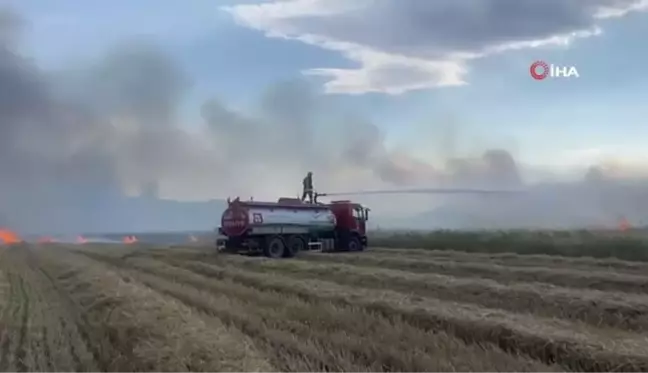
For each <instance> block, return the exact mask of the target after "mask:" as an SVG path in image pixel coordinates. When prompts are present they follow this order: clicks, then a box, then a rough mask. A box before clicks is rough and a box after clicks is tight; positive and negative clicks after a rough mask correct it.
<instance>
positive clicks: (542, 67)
mask: <svg viewBox="0 0 648 373" xmlns="http://www.w3.org/2000/svg"><path fill="white" fill-rule="evenodd" d="M529 72H530V73H531V77H532V78H533V79H535V80H542V79H544V78H546V77H547V76H548V75H549V65H547V63H546V62H544V61H536V62H534V63H532V64H531V67H530V68H529Z"/></svg>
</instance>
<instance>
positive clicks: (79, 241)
mask: <svg viewBox="0 0 648 373" xmlns="http://www.w3.org/2000/svg"><path fill="white" fill-rule="evenodd" d="M76 242H77V243H78V244H80V245H83V244H85V243H88V240H86V239H85V237H83V236H78V237H77V240H76Z"/></svg>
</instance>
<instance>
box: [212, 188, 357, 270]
mask: <svg viewBox="0 0 648 373" xmlns="http://www.w3.org/2000/svg"><path fill="white" fill-rule="evenodd" d="M367 218H368V209H366V208H364V207H362V206H361V205H360V204H357V203H352V202H350V201H333V202H331V203H329V204H322V203H303V202H302V201H301V200H299V199H292V198H280V199H279V200H278V201H277V202H257V201H241V200H240V199H238V198H237V199H235V200H234V201H230V202H229V203H228V207H227V209H225V211H224V212H223V216H222V218H221V227H220V228H219V233H220V234H221V235H223V236H224V237H225V238H224V239H222V240H219V241H217V245H218V246H220V247H221V248H222V250H223V251H226V252H234V253H247V254H263V255H265V256H267V257H270V258H280V257H284V258H289V257H293V256H294V255H296V254H297V253H298V252H300V251H304V250H311V249H322V250H323V251H336V250H340V251H360V250H364V248H366V246H367V234H366V221H367Z"/></svg>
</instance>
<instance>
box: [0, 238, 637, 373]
mask: <svg viewBox="0 0 648 373" xmlns="http://www.w3.org/2000/svg"><path fill="white" fill-rule="evenodd" d="M483 251H485V252H484V253H468V252H459V251H438V250H430V249H429V247H428V248H427V249H426V248H423V249H405V248H403V249H399V250H395V249H393V248H372V249H370V250H369V251H366V252H363V253H337V254H333V253H331V254H329V253H302V255H300V256H299V257H298V258H296V259H290V260H288V259H286V260H268V259H265V258H252V257H244V256H236V255H224V254H216V253H215V252H214V250H213V248H211V247H202V248H201V247H174V248H170V247H168V246H167V247H162V246H158V247H154V246H151V245H144V244H134V245H99V244H96V245H58V244H46V245H26V244H23V245H17V246H4V247H0V318H1V322H0V328H1V329H0V331H1V334H0V370H3V371H7V370H12V371H42V370H47V371H64V370H67V371H69V370H74V371H81V370H94V371H96V370H100V371H187V370H191V371H222V370H228V371H456V370H460V371H564V370H572V371H646V370H648V355H647V354H646V353H645V351H647V350H648V340H647V339H646V338H645V335H646V334H645V333H646V331H647V330H648V263H642V262H631V261H622V260H619V259H594V258H581V257H566V256H549V255H518V254H514V253H505V254H496V253H491V252H490V251H489V250H483Z"/></svg>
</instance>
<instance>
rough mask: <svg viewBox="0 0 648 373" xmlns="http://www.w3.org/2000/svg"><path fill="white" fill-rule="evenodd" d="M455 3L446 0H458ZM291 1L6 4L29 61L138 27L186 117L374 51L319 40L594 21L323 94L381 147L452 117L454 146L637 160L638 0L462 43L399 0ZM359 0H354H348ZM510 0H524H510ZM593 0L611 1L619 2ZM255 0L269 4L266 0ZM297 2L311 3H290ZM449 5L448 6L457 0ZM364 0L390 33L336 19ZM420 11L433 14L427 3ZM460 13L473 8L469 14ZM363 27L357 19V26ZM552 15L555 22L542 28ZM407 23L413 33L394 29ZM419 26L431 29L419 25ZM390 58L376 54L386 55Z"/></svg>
mask: <svg viewBox="0 0 648 373" xmlns="http://www.w3.org/2000/svg"><path fill="white" fill-rule="evenodd" d="M379 1H380V0H379ZM467 1H468V0H461V1H459V2H458V3H462V4H464V3H465V4H470V3H468V2H467ZM292 2H294V3H303V4H305V5H303V6H301V7H300V6H297V5H295V6H294V9H292V16H291V17H292V18H291V17H287V16H285V15H283V16H282V15H281V14H279V15H277V14H278V13H279V12H280V11H284V12H288V13H290V10H291V9H289V8H290V6H288V7H287V9H284V10H276V9H275V10H276V11H275V13H272V12H266V13H263V12H258V10H259V9H261V8H257V9H254V8H241V6H242V5H244V4H248V5H249V6H253V5H254V4H255V3H257V2H254V1H246V2H243V1H220V2H215V1H207V0H186V1H164V0H157V1H154V0H139V1H126V0H113V1H110V2H108V1H105V2H99V1H93V2H90V1H82V0H76V1H74V0H58V1H44V0H20V1H18V0H15V1H9V2H8V4H9V5H10V6H11V7H12V8H14V9H15V10H17V11H18V12H20V13H21V14H22V15H23V16H24V17H25V18H26V19H27V20H28V21H29V27H28V29H27V30H26V32H25V34H24V35H23V37H24V41H25V44H24V46H25V48H26V51H27V52H28V53H29V54H30V55H32V56H34V58H35V59H36V60H37V62H38V64H39V65H41V66H42V67H46V68H52V69H56V68H61V67H64V66H69V64H70V63H81V61H84V60H87V59H92V58H93V57H95V56H97V55H99V54H100V53H101V52H102V51H104V50H105V49H106V48H107V47H108V46H110V45H112V44H113V43H115V42H117V41H120V40H124V39H131V38H133V37H142V36H143V37H145V38H148V39H151V40H155V41H157V42H159V43H160V44H161V45H163V46H164V48H165V49H166V50H167V51H168V53H170V54H171V55H172V56H173V57H174V58H176V59H177V60H178V61H179V63H180V64H181V65H182V66H183V68H184V69H186V71H187V72H188V73H189V74H190V75H191V77H192V79H193V80H194V82H195V84H194V87H193V91H192V93H191V95H190V96H189V97H188V98H187V101H186V102H185V105H184V108H185V110H184V113H185V115H186V117H187V119H186V121H187V122H188V123H190V122H192V121H194V120H196V118H197V117H198V107H199V104H200V103H201V102H202V101H203V100H204V99H206V98H209V97H211V96H216V97H219V98H220V99H222V100H223V101H225V102H227V103H229V104H231V105H234V106H235V107H245V106H247V105H249V104H250V103H251V102H253V101H254V100H255V99H256V98H257V97H258V96H259V94H260V92H262V91H263V90H264V89H265V88H266V87H267V86H269V85H271V84H273V83H274V82H277V81H281V80H286V79H292V78H296V77H300V76H301V75H302V72H303V71H307V70H311V69H318V68H325V69H355V68H358V66H361V65H362V63H366V62H367V61H369V59H371V58H374V57H373V56H369V57H366V59H365V60H362V61H359V60H357V59H356V60H353V59H352V60H350V59H349V58H348V57H349V55H348V53H353V50H351V52H349V50H348V48H347V49H345V48H346V47H344V46H342V47H336V46H333V48H331V47H326V46H324V47H323V46H322V45H323V44H324V43H325V42H331V41H334V42H353V43H355V45H358V46H360V47H367V48H371V50H372V51H373V52H381V53H385V55H386V56H387V57H389V58H394V57H393V56H394V55H400V56H405V57H406V58H410V59H412V58H414V59H417V61H418V62H416V63H419V62H421V61H424V60H425V61H427V60H430V61H437V60H447V58H448V57H447V56H449V55H450V53H451V52H453V51H455V49H453V48H454V46H455V44H456V46H457V48H456V50H458V51H462V52H471V53H478V52H479V53H481V52H483V51H484V49H483V48H486V47H494V46H498V45H504V44H506V43H512V42H530V41H533V40H541V39H543V38H544V39H546V38H547V37H550V36H552V35H554V34H555V35H559V34H561V33H563V34H564V33H565V32H567V33H568V32H572V31H578V30H585V29H588V28H590V27H593V26H597V27H600V29H601V30H602V34H600V35H596V36H591V37H582V38H578V37H577V38H575V39H574V40H573V42H572V43H571V44H570V45H569V46H567V47H565V46H555V45H548V46H540V47H530V46H523V47H521V48H519V49H513V50H508V51H503V52H500V53H484V56H481V57H479V58H475V59H470V60H467V62H465V63H464V66H465V68H467V73H466V74H465V75H462V76H461V79H463V80H464V82H465V83H466V84H464V85H454V84H453V83H452V82H451V83H450V84H445V85H444V84H439V83H438V81H439V80H440V79H441V78H440V77H444V76H446V75H444V74H446V73H445V72H441V71H436V70H434V71H432V70H430V71H427V72H425V73H424V74H423V75H422V81H425V82H426V85H425V86H424V87H419V88H421V89H416V90H408V89H407V88H405V89H403V90H404V92H402V93H400V94H396V95H395V94H389V93H382V92H378V90H380V89H384V90H387V89H391V88H394V89H400V88H403V87H404V86H407V84H410V83H411V81H410V82H406V83H402V82H400V81H398V80H399V79H400V78H398V77H394V76H395V75H398V74H399V73H403V74H404V72H402V70H406V69H408V68H410V67H412V66H414V65H412V64H411V63H410V60H407V61H405V62H403V61H400V62H398V61H397V60H393V61H395V62H393V64H395V65H397V66H398V68H399V70H398V73H392V76H390V77H388V78H385V79H386V80H385V82H387V83H384V84H383V83H376V84H374V86H370V85H371V84H369V83H367V82H361V83H357V81H356V82H355V83H357V84H356V85H354V86H353V88H352V89H351V90H352V91H353V92H351V91H348V92H345V91H344V89H338V90H337V91H335V92H332V93H331V96H330V97H328V98H327V99H328V100H332V101H335V102H336V103H338V104H339V105H343V106H345V107H349V108H353V109H354V110H356V111H358V112H359V113H360V114H361V115H363V116H365V117H367V118H370V119H371V120H373V121H374V122H375V123H376V124H377V125H378V126H379V127H380V128H381V129H382V130H383V131H384V132H385V133H386V137H387V143H388V144H389V146H392V147H403V148H405V149H406V150H407V151H408V152H410V153H411V154H414V155H416V156H419V157H423V158H430V157H433V156H434V155H435V154H436V153H438V149H435V146H436V145H439V146H441V147H442V146H444V144H443V139H444V138H443V137H441V138H440V137H439V136H441V134H443V133H444V131H449V130H448V126H454V127H456V129H455V130H454V131H456V132H457V133H458V137H459V138H460V140H461V145H459V147H460V148H461V147H462V146H463V147H464V148H465V151H466V152H468V151H479V150H484V149H486V148H489V147H505V148H507V149H509V150H510V151H511V152H512V153H514V155H515V156H516V157H517V158H518V159H519V160H520V161H521V162H525V163H530V164H534V165H550V166H552V167H558V166H560V165H562V164H569V165H570V166H579V165H583V166H585V163H587V162H594V161H596V160H598V158H600V157H605V158H617V159H622V160H623V161H629V162H631V161H637V162H641V161H645V162H648V150H646V148H645V145H644V144H645V139H646V138H648V126H647V125H646V119H645V118H648V104H646V103H647V102H648V90H647V87H648V77H646V73H645V71H646V68H645V67H646V66H648V49H647V48H646V47H645V46H646V44H645V43H646V36H648V13H646V12H644V11H643V10H645V8H642V9H640V10H638V11H632V12H628V13H627V14H625V15H624V16H622V17H607V18H600V19H590V18H591V17H590V18H587V16H586V13H584V12H585V11H583V13H579V14H578V17H576V16H575V15H574V18H573V19H572V18H569V17H567V16H571V14H568V13H567V12H571V11H573V12H576V11H575V10H574V9H562V8H560V9H559V8H557V9H556V10H555V11H556V12H560V11H564V12H566V13H565V14H566V16H565V17H563V18H560V17H557V19H558V18H559V20H557V21H551V22H549V21H548V20H547V19H549V18H550V17H546V15H541V14H538V16H537V17H536V18H534V17H533V15H532V14H528V12H527V13H526V17H529V19H532V20H537V23H538V25H539V24H541V23H542V22H544V21H547V24H548V25H549V26H547V27H546V28H543V27H540V26H538V25H535V24H534V27H535V30H540V31H541V32H540V31H538V35H537V36H536V35H534V34H533V31H534V30H531V31H529V30H522V29H520V30H518V29H516V28H515V27H518V26H517V25H514V24H513V23H511V24H509V25H508V26H510V27H509V28H508V29H504V28H506V27H505V26H506V25H507V24H506V22H503V23H502V24H504V25H505V26H502V24H500V23H497V22H495V23H491V24H487V27H486V30H487V31H486V32H484V31H483V30H482V31H481V34H484V33H488V31H489V30H491V29H492V30H495V29H498V34H497V35H495V36H496V37H495V36H493V38H492V39H489V38H487V37H486V36H484V37H483V44H482V45H475V44H474V43H476V41H475V42H474V43H473V44H467V43H466V44H462V41H463V40H464V39H465V40H468V39H469V38H468V37H470V36H471V35H469V33H468V32H466V33H467V35H462V34H461V32H457V30H456V29H454V28H451V27H449V26H448V31H447V32H448V35H451V36H450V37H448V39H450V41H446V40H445V39H444V37H443V33H444V30H443V29H442V25H439V26H435V28H433V29H430V30H427V29H425V28H418V29H417V28H415V27H411V28H410V27H405V26H404V24H403V22H405V21H404V20H407V17H405V16H407V9H405V8H407V7H405V6H402V7H401V8H399V7H398V5H393V6H394V7H395V8H390V9H391V10H390V9H387V10H386V11H385V12H383V10H382V5H381V6H380V7H378V6H376V7H375V9H374V10H367V9H365V10H362V9H345V7H346V5H344V3H343V2H341V1H339V0H329V2H328V3H327V4H328V6H329V7H330V9H335V10H336V12H333V14H332V15H328V16H326V15H325V16H322V14H321V12H322V10H321V9H323V8H322V7H321V6H320V5H321V3H323V2H324V1H292ZM365 2H366V0H358V1H357V5H358V7H360V5H361V4H364V3H365ZM382 2H383V3H385V4H387V3H395V2H393V1H390V0H382ZM492 2H497V0H483V1H479V0H476V1H475V2H473V3H472V5H470V6H472V7H476V6H480V7H482V6H485V5H484V4H487V3H492ZM499 2H500V3H504V2H506V0H501V1H499ZM523 2H525V3H528V1H520V3H523ZM594 2H598V3H601V4H606V5H611V6H617V7H618V8H619V9H621V8H623V7H628V6H630V3H631V1H618V0H616V1H615V0H609V1H607V3H609V4H607V3H606V0H594V1H593V2H592V3H594ZM263 3H265V4H270V5H273V3H274V2H273V1H265V2H263ZM430 3H432V2H430ZM438 3H439V4H440V3H444V2H443V1H439V2H438ZM536 3H537V2H536ZM563 3H573V4H574V5H575V6H574V7H572V8H577V7H578V5H577V3H583V2H577V1H576V0H565V1H563ZM346 4H349V3H346ZM403 4H404V3H403ZM547 4H548V5H547V6H548V7H550V6H556V7H559V5H556V4H558V3H556V4H554V1H547ZM228 5H229V6H233V7H234V8H232V9H231V11H230V12H225V11H223V10H222V9H220V7H221V6H228ZM644 5H645V4H644ZM467 6H468V5H466V7H467ZM308 7H311V8H309V9H307V10H306V11H304V10H303V9H305V8H308ZM354 7H355V6H353V7H351V8H354ZM385 7H386V5H385ZM431 8H434V6H432V7H431ZM300 9H301V10H300ZM394 9H395V10H394ZM401 9H404V10H403V12H402V13H403V14H402V17H401V16H400V15H399V12H400V11H401ZM529 9H530V10H529V12H533V11H534V10H533V9H534V8H532V7H531V8H529ZM255 10H257V12H254V11H255ZM270 10H272V9H270ZM451 10H452V11H453V12H455V13H456V14H458V15H456V16H457V17H461V14H462V13H461V12H462V11H465V10H466V9H464V8H461V9H459V8H457V9H451ZM451 10H445V11H448V12H449V11H451ZM363 11H366V12H368V13H367V14H368V15H370V16H371V17H375V18H376V22H379V21H380V22H381V24H383V25H384V28H385V29H389V27H393V30H399V31H398V32H395V31H394V34H395V35H391V34H389V32H387V34H386V35H387V36H386V37H384V38H382V39H381V38H378V37H373V36H372V35H371V33H370V31H371V30H373V28H372V27H375V25H372V24H371V23H370V21H360V20H362V17H360V18H353V17H351V16H349V17H346V18H344V17H343V15H344V14H345V13H344V12H347V13H348V14H350V15H352V16H357V15H359V14H362V13H361V12H363ZM426 11H430V12H432V13H433V12H434V11H435V9H426ZM436 11H437V13H438V12H442V11H444V10H443V9H437V10H436ZM521 11H523V10H521ZM300 12H301V13H300ZM419 12H420V10H419ZM295 14H297V15H295ZM453 14H454V13H453ZM471 14H473V16H472V17H473V18H474V13H471ZM489 14H490V13H489ZM552 14H553V13H552ZM556 14H557V13H556ZM235 16H236V17H235ZM514 16H515V14H513V15H512V16H511V17H514ZM282 17H283V18H282ZM326 17H328V18H327V20H326V21H323V19H324V18H326ZM336 17H338V18H339V19H336ZM381 17H383V18H381ZM491 17H492V15H491ZM502 17H504V15H502ZM542 17H545V18H547V19H544V18H542ZM473 18H471V19H473ZM349 19H355V20H357V22H350V21H349ZM492 19H496V18H492ZM503 19H504V18H503ZM392 20H393V23H390V22H392ZM570 20H571V21H570ZM561 21H565V25H558V23H559V22H561ZM572 21H573V22H572ZM318 22H319V23H318ZM570 22H571V23H570ZM514 26H515V27H514ZM559 26H560V27H559ZM563 26H564V27H563ZM363 27H365V28H366V30H368V31H366V32H365V31H363V30H362V28H363ZM529 27H530V28H531V26H529ZM551 27H555V33H552V32H553V31H552V30H553V29H552V28H551ZM466 28H469V24H467V26H466ZM499 28H503V30H499ZM333 30H335V32H333ZM265 32H275V33H281V34H283V35H284V38H275V37H268V36H266V35H265ZM406 32H411V33H413V34H414V33H418V34H422V35H418V36H415V35H407V34H406ZM426 32H429V33H430V34H429V35H427V36H426V35H425V33H426ZM345 33H347V34H345ZM306 34H314V35H319V41H314V42H313V41H310V42H309V41H308V40H307V41H306V42H304V40H303V35H306ZM518 35H523V37H517V36H518ZM347 36H348V38H347ZM345 38H346V40H345ZM462 38H464V39H462ZM392 39H393V40H392ZM427 39H430V40H431V41H430V43H429V44H426V43H428V41H427ZM474 39H475V38H474V37H473V39H472V40H474ZM399 40H412V44H411V45H409V46H406V45H404V44H403V43H400V44H398V42H399ZM383 42H384V43H383ZM381 43H382V44H381ZM452 43H455V44H452ZM383 44H384V45H383ZM383 47H384V48H383ZM381 48H382V49H381ZM352 49H353V48H352ZM387 57H385V58H387ZM362 58H365V57H361V59H362ZM389 58H388V59H386V60H385V61H387V62H385V64H391V63H392V62H391V61H392V60H391V59H389ZM538 59H540V60H545V61H547V62H549V63H555V64H559V65H573V66H576V67H577V69H578V71H579V74H580V78H578V79H570V80H566V79H553V80H547V81H542V82H537V81H534V80H532V79H531V78H530V77H529V74H528V67H529V65H530V64H531V63H532V62H533V61H535V60H538ZM363 61H364V62H363ZM390 66H391V65H390ZM412 68H413V67H412ZM376 71H377V70H376ZM376 71H374V72H371V74H375V75H372V76H374V77H375V78H376V81H380V79H382V78H383V76H379V74H380V71H378V72H376ZM450 75H452V74H450ZM450 75H448V76H450ZM327 78H328V79H330V78H331V75H330V74H329V75H327V76H322V77H312V78H311V79H312V80H313V81H314V82H316V83H317V85H318V87H320V88H321V89H322V91H323V92H324V89H325V87H324V86H323V84H324V83H325V82H326V79H327ZM379 78H380V79H379ZM455 78H456V76H455V77H454V78H452V79H455ZM349 79H351V80H352V79H353V77H352V78H349ZM452 79H451V80H452ZM435 82H436V83H435ZM347 83H348V82H347ZM355 83H354V84H355ZM372 84H373V83H372ZM381 84H382V85H381ZM378 86H379V87H378ZM377 87H378V88H377ZM431 144H432V146H431ZM445 145H447V144H445Z"/></svg>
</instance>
